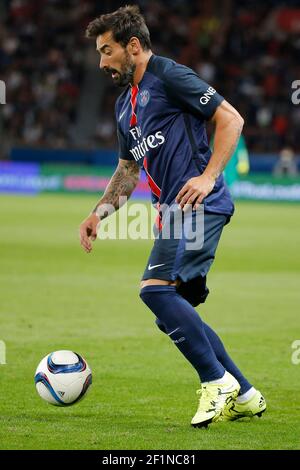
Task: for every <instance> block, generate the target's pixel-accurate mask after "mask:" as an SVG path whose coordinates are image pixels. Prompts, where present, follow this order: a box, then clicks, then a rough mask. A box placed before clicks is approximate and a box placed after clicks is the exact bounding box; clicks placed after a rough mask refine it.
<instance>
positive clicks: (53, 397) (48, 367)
mask: <svg viewBox="0 0 300 470" xmlns="http://www.w3.org/2000/svg"><path fill="white" fill-rule="evenodd" d="M34 382H35V386H36V389H37V392H38V394H39V395H40V397H41V398H43V400H46V401H47V402H48V403H51V405H57V406H69V405H73V404H74V403H77V402H78V401H79V400H81V399H82V398H83V397H84V395H85V394H86V392H87V390H88V388H89V386H90V385H91V383H92V372H91V369H90V368H89V366H88V364H87V362H86V361H85V360H84V359H83V358H82V357H81V356H79V354H77V353H75V352H72V351H55V352H52V353H50V354H48V355H47V356H45V357H44V358H43V359H42V360H41V362H40V363H39V365H38V366H37V369H36V372H35V376H34Z"/></svg>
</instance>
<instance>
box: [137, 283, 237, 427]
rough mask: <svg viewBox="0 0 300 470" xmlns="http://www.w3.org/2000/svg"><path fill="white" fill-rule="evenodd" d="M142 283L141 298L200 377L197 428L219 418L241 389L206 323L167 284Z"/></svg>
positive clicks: (195, 423) (194, 419) (171, 286)
mask: <svg viewBox="0 0 300 470" xmlns="http://www.w3.org/2000/svg"><path fill="white" fill-rule="evenodd" d="M155 282H156V280H155V279H149V280H148V281H144V282H143V283H142V289H141V293H140V296H141V299H142V300H143V301H144V302H145V304H146V305H147V306H148V307H149V308H150V310H151V311H152V312H153V313H154V314H155V315H156V317H157V318H159V320H160V322H161V323H162V324H163V325H164V328H165V331H166V334H167V335H168V336H169V337H170V339H171V340H172V341H173V343H174V344H175V345H176V346H177V348H178V349H179V350H180V352H181V353H182V354H183V355H184V356H185V357H186V359H187V360H188V361H189V362H190V363H191V364H192V365H193V367H194V368H195V369H196V371H197V372H198V374H199V377H200V381H201V389H200V390H198V395H199V397H200V398H199V406H198V410H197V412H196V414H195V416H194V417H193V419H192V423H191V424H192V425H193V426H194V427H202V426H207V425H208V424H209V423H210V422H212V421H215V420H217V419H219V417H220V415H221V413H222V411H223V409H224V407H225V405H226V404H228V403H231V402H233V400H234V399H235V398H236V396H237V395H238V392H239V389H240V386H239V384H238V382H237V381H236V379H235V378H234V377H233V376H232V375H231V374H229V373H228V372H227V371H225V369H224V367H223V366H222V365H221V364H220V362H219V361H218V359H217V357H216V355H215V353H214V350H213V348H212V347H211V344H210V342H209V341H208V339H207V336H206V334H205V331H204V324H203V322H202V320H201V318H200V317H199V315H198V313H197V312H196V311H195V309H194V308H193V307H192V305H191V304H190V303H189V302H188V301H187V300H185V299H184V298H183V297H182V296H181V295H179V294H178V293H177V291H176V286H175V285H174V284H173V285H170V283H168V282H167V281H166V282H165V283H162V281H160V283H159V284H155Z"/></svg>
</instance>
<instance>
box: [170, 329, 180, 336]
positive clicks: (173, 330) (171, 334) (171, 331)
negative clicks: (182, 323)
mask: <svg viewBox="0 0 300 470" xmlns="http://www.w3.org/2000/svg"><path fill="white" fill-rule="evenodd" d="M177 330H179V327H178V328H175V330H173V331H171V333H168V336H170V335H172V334H173V333H175V331H177Z"/></svg>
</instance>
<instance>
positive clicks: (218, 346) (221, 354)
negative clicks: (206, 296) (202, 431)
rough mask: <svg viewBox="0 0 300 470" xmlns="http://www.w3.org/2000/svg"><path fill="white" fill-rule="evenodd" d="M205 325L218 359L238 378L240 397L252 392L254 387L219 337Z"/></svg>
mask: <svg viewBox="0 0 300 470" xmlns="http://www.w3.org/2000/svg"><path fill="white" fill-rule="evenodd" d="M203 325H204V331H205V333H206V336H207V338H208V340H209V342H210V344H211V345H212V348H213V350H214V351H215V354H216V356H217V359H218V360H219V361H220V362H221V364H222V366H224V367H225V369H226V370H227V371H228V372H229V373H230V374H231V375H233V377H235V378H236V380H237V381H238V383H239V384H240V386H241V389H240V393H239V395H243V393H246V392H247V391H248V390H250V388H251V387H252V385H251V384H250V383H249V382H248V380H247V379H246V377H244V376H243V374H242V373H241V371H240V370H239V368H238V367H237V366H236V365H235V363H234V362H233V360H232V359H231V358H230V356H229V355H228V353H227V351H226V349H225V348H224V345H223V343H222V341H221V339H220V338H219V336H218V335H217V334H216V333H215V332H214V330H213V329H212V328H211V327H210V326H208V325H207V324H206V323H204V322H203Z"/></svg>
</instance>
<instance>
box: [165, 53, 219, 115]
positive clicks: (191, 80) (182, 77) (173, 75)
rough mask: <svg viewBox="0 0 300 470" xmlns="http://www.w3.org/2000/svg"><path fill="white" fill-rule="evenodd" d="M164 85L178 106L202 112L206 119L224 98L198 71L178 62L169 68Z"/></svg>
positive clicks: (190, 110) (198, 112) (192, 111)
mask: <svg viewBox="0 0 300 470" xmlns="http://www.w3.org/2000/svg"><path fill="white" fill-rule="evenodd" d="M164 85H165V89H166V92H167V94H168V95H169V97H170V98H171V99H172V100H173V101H174V102H176V104H177V105H178V106H180V107H181V108H183V109H184V110H186V111H188V112H191V113H193V114H200V115H201V116H202V117H203V118H204V119H210V118H211V117H212V116H213V114H214V113H215V111H216V109H217V107H218V106H219V105H220V104H221V103H222V101H223V100H224V98H223V96H221V95H219V93H217V91H216V90H215V89H214V88H213V87H212V86H210V85H209V84H208V83H206V82H205V81H204V80H202V79H201V78H200V77H199V76H198V75H197V74H196V72H194V71H193V70H192V69H190V68H188V67H185V66H184V65H180V64H177V63H176V62H173V63H172V65H171V67H170V68H168V71H167V73H166V74H165V76H164Z"/></svg>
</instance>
